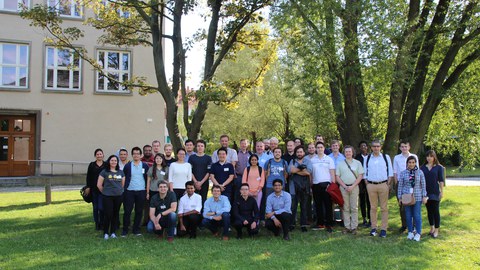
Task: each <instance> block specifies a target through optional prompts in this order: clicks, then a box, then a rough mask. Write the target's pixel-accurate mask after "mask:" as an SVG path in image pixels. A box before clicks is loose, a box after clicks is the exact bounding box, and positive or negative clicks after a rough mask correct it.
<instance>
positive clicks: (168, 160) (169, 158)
mask: <svg viewBox="0 0 480 270" xmlns="http://www.w3.org/2000/svg"><path fill="white" fill-rule="evenodd" d="M163 151H164V152H165V164H167V167H169V166H170V164H172V163H173V162H175V161H177V159H176V158H174V157H173V145H172V144H171V143H166V144H165V146H163Z"/></svg>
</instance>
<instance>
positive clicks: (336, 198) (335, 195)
mask: <svg viewBox="0 0 480 270" xmlns="http://www.w3.org/2000/svg"><path fill="white" fill-rule="evenodd" d="M327 192H328V194H330V198H331V199H332V201H333V202H334V203H336V204H338V205H339V206H340V207H343V203H344V202H343V197H342V192H340V188H339V187H338V185H337V183H330V184H329V185H328V186H327Z"/></svg>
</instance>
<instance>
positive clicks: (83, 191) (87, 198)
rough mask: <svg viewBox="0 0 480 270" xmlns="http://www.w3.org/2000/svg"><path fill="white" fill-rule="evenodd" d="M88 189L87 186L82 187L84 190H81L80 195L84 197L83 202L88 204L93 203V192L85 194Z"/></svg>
mask: <svg viewBox="0 0 480 270" xmlns="http://www.w3.org/2000/svg"><path fill="white" fill-rule="evenodd" d="M87 188H88V187H87V186H84V187H82V189H80V195H81V196H82V198H83V200H84V201H85V202H87V203H91V202H92V200H93V198H92V191H90V193H88V195H87V194H85V190H86V189H87Z"/></svg>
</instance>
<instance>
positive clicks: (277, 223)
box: [265, 179, 292, 241]
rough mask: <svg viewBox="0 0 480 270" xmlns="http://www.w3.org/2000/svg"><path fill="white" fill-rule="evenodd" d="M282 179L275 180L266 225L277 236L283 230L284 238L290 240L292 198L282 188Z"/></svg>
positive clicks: (267, 210) (268, 202)
mask: <svg viewBox="0 0 480 270" xmlns="http://www.w3.org/2000/svg"><path fill="white" fill-rule="evenodd" d="M282 189H283V185H282V180H279V179H277V180H274V181H273V191H274V192H273V193H272V194H270V195H269V196H268V198H267V209H266V212H267V214H266V215H265V219H266V222H265V227H266V228H267V229H268V230H270V231H272V232H273V234H274V235H275V236H278V235H280V230H282V231H283V239H284V240H287V241H288V240H290V236H289V234H288V232H289V227H290V224H291V223H292V211H291V207H292V198H291V196H290V194H288V192H285V191H283V190H282Z"/></svg>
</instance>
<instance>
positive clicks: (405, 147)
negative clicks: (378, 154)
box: [393, 141, 419, 233]
mask: <svg viewBox="0 0 480 270" xmlns="http://www.w3.org/2000/svg"><path fill="white" fill-rule="evenodd" d="M399 149H400V151H401V153H400V154H398V155H396V156H395V157H394V158H393V178H394V180H395V190H394V191H395V194H397V189H398V176H399V175H400V173H401V172H402V171H404V170H405V169H406V168H407V158H408V157H409V156H414V157H415V160H416V164H419V163H418V157H417V155H415V154H412V153H410V142H407V141H402V142H401V143H400V147H399ZM400 218H401V220H402V227H401V228H400V230H399V232H400V233H403V232H404V231H405V230H406V229H407V219H406V217H405V207H404V206H403V205H402V204H400Z"/></svg>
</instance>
